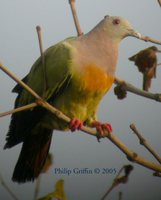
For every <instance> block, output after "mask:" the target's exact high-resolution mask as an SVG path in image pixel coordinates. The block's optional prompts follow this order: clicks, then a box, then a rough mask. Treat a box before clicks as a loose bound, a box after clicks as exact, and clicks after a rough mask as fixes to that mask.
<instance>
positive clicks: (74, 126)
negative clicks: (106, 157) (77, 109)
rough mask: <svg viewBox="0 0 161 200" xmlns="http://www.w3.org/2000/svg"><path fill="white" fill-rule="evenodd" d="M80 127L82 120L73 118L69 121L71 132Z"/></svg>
mask: <svg viewBox="0 0 161 200" xmlns="http://www.w3.org/2000/svg"><path fill="white" fill-rule="evenodd" d="M82 127H83V122H82V121H81V120H80V119H76V118H73V119H72V120H71V121H70V124H69V128H70V129H71V131H72V132H73V131H76V130H79V129H81V128H82Z"/></svg>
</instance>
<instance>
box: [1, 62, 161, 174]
mask: <svg viewBox="0 0 161 200" xmlns="http://www.w3.org/2000/svg"><path fill="white" fill-rule="evenodd" d="M0 69H2V70H3V71H4V72H5V73H6V74H7V75H8V76H10V77H11V78H12V79H13V80H15V81H16V82H17V83H18V84H20V85H21V86H22V87H23V88H24V89H26V90H27V91H28V92H30V93H31V94H32V95H33V96H34V97H35V98H36V99H37V101H36V103H38V105H40V106H43V107H44V108H46V109H47V110H49V111H50V112H52V113H53V114H54V115H55V116H56V117H58V118H59V119H62V120H64V121H65V122H67V123H69V122H70V121H71V119H70V118H69V117H68V116H66V115H64V114H63V113H62V112H61V111H59V110H58V109H56V108H55V107H53V106H51V105H50V104H49V103H47V102H46V101H44V100H43V99H42V98H41V97H40V96H39V95H38V94H37V93H36V92H34V91H33V90H32V89H31V88H30V87H29V86H28V85H26V84H25V83H24V82H23V81H21V80H20V79H18V78H17V77H16V76H15V75H13V74H12V73H11V72H10V71H9V70H8V69H6V68H5V67H4V66H3V65H2V64H0ZM81 130H82V131H83V132H85V133H87V134H89V135H93V136H98V133H97V132H96V130H94V129H91V128H89V127H86V126H83V127H82V129H81ZM107 138H108V139H109V140H110V141H111V142H112V143H114V144H115V145H116V146H117V147H118V148H119V149H120V150H121V151H122V152H123V153H124V154H125V155H126V156H127V158H128V159H129V160H130V161H133V162H136V163H138V164H140V165H142V166H144V167H146V168H149V169H152V170H154V171H156V172H161V165H157V164H155V163H152V162H150V161H147V160H145V159H144V158H142V157H141V156H139V155H137V154H136V153H135V152H133V151H131V150H130V149H129V148H128V147H126V145H125V144H123V143H122V142H121V140H120V139H118V138H117V137H116V136H115V135H114V134H113V133H110V134H108V135H107Z"/></svg>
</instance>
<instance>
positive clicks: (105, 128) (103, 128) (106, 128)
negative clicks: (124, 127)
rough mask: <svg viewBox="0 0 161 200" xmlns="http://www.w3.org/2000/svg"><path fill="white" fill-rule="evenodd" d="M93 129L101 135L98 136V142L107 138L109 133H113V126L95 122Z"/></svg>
mask: <svg viewBox="0 0 161 200" xmlns="http://www.w3.org/2000/svg"><path fill="white" fill-rule="evenodd" d="M92 127H94V128H96V130H97V132H98V133H99V135H98V136H97V139H98V141H99V139H100V138H101V137H106V136H107V135H108V133H110V132H112V126H111V124H108V123H101V122H99V121H94V122H93V123H92Z"/></svg>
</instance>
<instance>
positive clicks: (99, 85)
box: [79, 64, 114, 93]
mask: <svg viewBox="0 0 161 200" xmlns="http://www.w3.org/2000/svg"><path fill="white" fill-rule="evenodd" d="M113 81H114V77H113V76H112V75H110V74H108V73H106V72H105V70H104V69H103V68H101V67H100V66H97V65H95V64H87V65H85V66H84V67H83V68H82V69H81V72H80V74H79V82H80V85H81V86H82V89H83V90H85V91H88V92H101V93H102V92H103V93H104V92H106V91H107V90H108V89H110V87H111V86H112V84H113Z"/></svg>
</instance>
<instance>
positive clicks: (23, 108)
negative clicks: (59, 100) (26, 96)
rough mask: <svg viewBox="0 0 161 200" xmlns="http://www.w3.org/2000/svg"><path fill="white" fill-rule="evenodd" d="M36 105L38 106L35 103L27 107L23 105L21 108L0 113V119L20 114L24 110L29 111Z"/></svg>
mask: <svg viewBox="0 0 161 200" xmlns="http://www.w3.org/2000/svg"><path fill="white" fill-rule="evenodd" d="M37 105H38V104H37V103H31V104H28V105H25V106H22V107H19V108H15V109H13V110H10V111H7V112H3V113H0V117H4V116H7V115H11V114H13V113H16V112H21V111H24V110H30V109H32V108H34V107H36V106H37Z"/></svg>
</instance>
